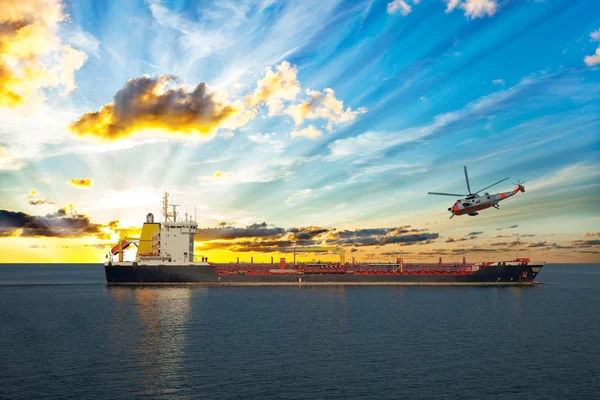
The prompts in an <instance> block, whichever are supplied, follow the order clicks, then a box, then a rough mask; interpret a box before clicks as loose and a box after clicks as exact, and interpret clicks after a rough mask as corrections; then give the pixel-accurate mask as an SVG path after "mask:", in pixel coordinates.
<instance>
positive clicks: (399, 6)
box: [387, 0, 412, 15]
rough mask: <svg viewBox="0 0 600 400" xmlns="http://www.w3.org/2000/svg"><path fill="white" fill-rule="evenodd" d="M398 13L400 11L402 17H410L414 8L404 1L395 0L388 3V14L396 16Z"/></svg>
mask: <svg viewBox="0 0 600 400" xmlns="http://www.w3.org/2000/svg"><path fill="white" fill-rule="evenodd" d="M398 11H400V14H402V15H408V14H410V12H411V11H412V8H411V6H409V5H408V4H407V3H406V1H404V0H394V1H392V2H391V3H388V5H387V13H388V14H395V13H396V12H398Z"/></svg>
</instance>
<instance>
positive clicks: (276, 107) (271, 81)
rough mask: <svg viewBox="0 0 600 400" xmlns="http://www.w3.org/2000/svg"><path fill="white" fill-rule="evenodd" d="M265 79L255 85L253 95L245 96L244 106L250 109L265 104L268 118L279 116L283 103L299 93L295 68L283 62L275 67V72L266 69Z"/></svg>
mask: <svg viewBox="0 0 600 400" xmlns="http://www.w3.org/2000/svg"><path fill="white" fill-rule="evenodd" d="M266 71H267V72H266V74H265V77H264V78H263V79H261V80H259V81H258V82H257V84H256V86H257V87H256V89H255V90H254V92H253V93H251V94H248V95H246V105H247V106H248V107H250V108H254V107H257V106H261V105H263V104H266V105H267V107H268V109H269V116H273V115H278V114H281V112H282V111H283V101H284V100H287V101H291V100H294V99H295V98H296V96H297V95H298V94H299V93H300V82H298V79H297V76H296V75H297V73H298V71H297V70H296V67H295V66H291V65H290V63H289V62H287V61H284V62H282V63H281V64H279V65H278V66H277V67H275V71H273V70H272V69H271V68H267V70H266Z"/></svg>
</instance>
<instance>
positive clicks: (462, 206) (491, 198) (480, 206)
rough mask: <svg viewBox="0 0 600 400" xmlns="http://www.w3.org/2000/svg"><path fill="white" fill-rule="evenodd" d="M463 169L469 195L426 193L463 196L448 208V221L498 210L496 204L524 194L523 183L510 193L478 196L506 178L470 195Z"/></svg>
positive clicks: (441, 194)
mask: <svg viewBox="0 0 600 400" xmlns="http://www.w3.org/2000/svg"><path fill="white" fill-rule="evenodd" d="M464 168H465V180H466V181H467V190H468V191H469V194H455V193H439V192H427V194H434V195H439V196H455V197H456V196H459V197H462V196H464V198H462V199H458V200H456V202H455V203H454V205H453V206H452V207H450V208H448V211H450V212H451V213H452V215H450V219H452V217H454V216H455V215H464V214H467V215H470V216H472V217H474V216H476V215H479V213H478V211H482V210H485V209H488V208H490V207H494V208H496V209H499V208H500V206H499V205H498V203H499V202H500V201H502V200H504V199H507V198H509V197H511V196H514V195H515V194H517V193H519V192H523V193H525V188H524V187H523V183H525V182H524V181H523V182H520V181H519V182H518V183H516V184H515V185H516V188H515V189H513V190H512V191H510V192H502V193H496V194H489V193H488V192H485V193H484V194H483V195H480V194H479V192H482V191H484V190H486V189H489V188H491V187H492V186H495V185H497V184H499V183H501V182H504V181H505V180H507V179H508V177H506V178H504V179H501V180H499V181H498V182H496V183H493V184H491V185H489V186H486V187H484V188H483V189H481V190H478V191H476V192H475V193H471V185H470V184H469V175H468V174H467V166H466V165H465V166H464Z"/></svg>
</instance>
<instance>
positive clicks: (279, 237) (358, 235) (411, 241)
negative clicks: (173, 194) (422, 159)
mask: <svg viewBox="0 0 600 400" xmlns="http://www.w3.org/2000/svg"><path fill="white" fill-rule="evenodd" d="M409 228H410V226H401V227H396V228H366V229H355V230H352V231H351V230H344V231H336V230H335V229H328V228H322V227H318V226H307V227H293V228H289V229H287V230H285V229H283V228H278V227H272V226H269V225H267V224H266V223H265V222H263V223H260V224H252V225H249V226H247V227H246V228H235V227H232V226H225V227H219V228H208V229H200V230H199V231H198V233H197V234H196V240H197V241H199V242H204V243H203V244H202V246H201V247H200V248H201V249H203V250H214V249H225V250H230V251H257V252H274V251H283V250H288V251H289V250H291V248H292V247H294V246H300V247H304V246H345V247H353V249H352V250H351V251H357V249H356V247H362V246H373V247H375V248H377V247H379V246H385V245H387V244H396V245H400V246H409V245H415V244H427V243H431V242H432V241H433V240H435V239H437V238H438V237H439V234H437V233H431V232H425V231H427V230H426V229H409Z"/></svg>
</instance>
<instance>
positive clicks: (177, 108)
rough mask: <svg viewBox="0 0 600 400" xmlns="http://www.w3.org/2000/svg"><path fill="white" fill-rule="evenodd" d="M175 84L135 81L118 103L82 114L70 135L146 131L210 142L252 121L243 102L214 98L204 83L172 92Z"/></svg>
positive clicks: (167, 79) (168, 79) (162, 79)
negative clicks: (216, 135)
mask: <svg viewBox="0 0 600 400" xmlns="http://www.w3.org/2000/svg"><path fill="white" fill-rule="evenodd" d="M176 80H177V78H176V77H175V76H171V75H161V76H157V77H155V78H151V77H150V76H148V75H144V76H142V77H140V78H133V79H130V80H129V81H128V82H127V83H126V84H125V86H124V87H123V88H122V89H121V90H119V91H118V92H117V94H116V95H115V97H114V102H113V103H110V104H106V105H105V106H103V107H102V108H101V109H100V110H99V111H95V112H88V113H85V114H83V115H82V116H81V117H80V118H79V120H77V121H76V122H75V123H73V124H72V125H71V129H72V130H73V131H74V132H75V133H76V134H78V135H81V136H86V135H89V136H93V137H96V138H100V139H105V140H116V139H120V138H122V137H126V136H130V135H132V134H133V133H134V132H135V131H136V130H141V129H158V130H161V131H167V132H170V133H180V134H199V135H204V136H211V135H213V134H214V132H215V131H216V130H217V129H219V128H229V129H232V128H235V127H238V126H241V125H244V124H245V123H246V122H248V121H249V119H251V118H252V117H253V114H252V113H251V112H248V111H247V110H245V107H244V105H243V103H242V102H241V101H239V100H237V101H234V102H230V101H228V100H227V99H226V97H227V96H226V95H225V94H217V93H215V92H212V91H211V90H210V89H209V87H208V85H207V84H206V83H205V82H200V83H198V85H196V87H195V88H194V89H193V90H191V91H188V89H187V88H186V87H184V86H178V87H173V88H171V87H170V86H169V85H170V84H171V83H172V82H174V81H176Z"/></svg>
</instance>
